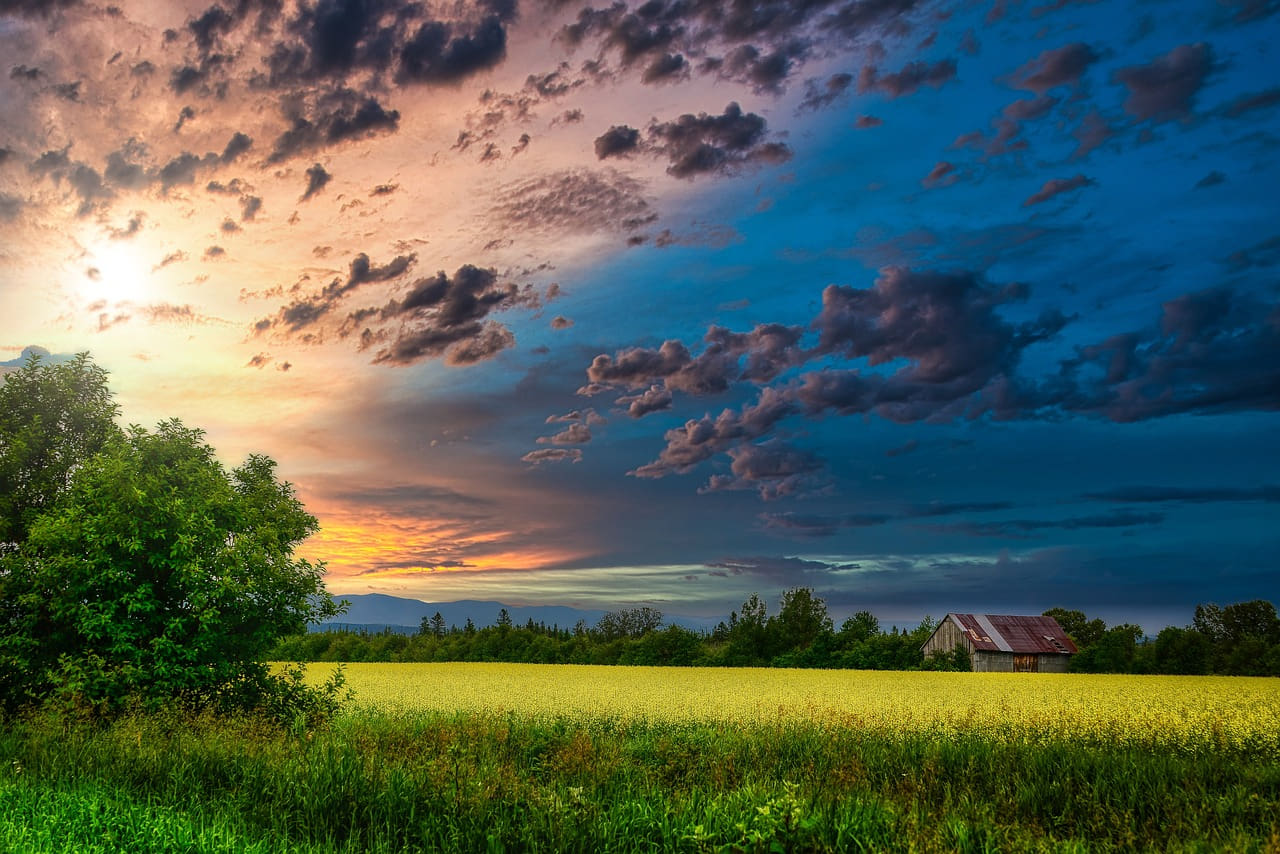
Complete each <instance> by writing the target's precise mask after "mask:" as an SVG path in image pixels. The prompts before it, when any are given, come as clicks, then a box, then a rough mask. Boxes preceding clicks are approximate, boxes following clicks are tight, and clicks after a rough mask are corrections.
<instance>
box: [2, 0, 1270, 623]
mask: <svg viewBox="0 0 1280 854" xmlns="http://www.w3.org/2000/svg"><path fill="white" fill-rule="evenodd" d="M1278 13H1280V4H1277V3H1276V2H1275V0H1161V2H1142V0H1115V2H1084V0H1043V2H1041V0H1023V2H1019V1H1018V0H982V2H954V3H936V2H926V0H800V1H799V2H784V1H783V0H730V1H729V2H717V0H648V2H644V3H642V4H641V3H635V2H629V0H627V2H609V0H543V2H540V3H536V2H528V0H451V2H441V3H434V2H421V3H418V2H392V0H221V2H210V0H185V2H184V0H178V2H167V3H153V2H134V1H133V0H120V2H118V3H115V4H110V5H104V4H100V3H96V2H81V0H51V1H50V2H40V0H0V58H2V59H3V61H2V62H0V115H3V116H4V121H3V122H2V123H0V369H3V368H4V367H8V368H12V367H13V366H16V365H18V364H21V362H22V360H23V358H24V357H25V355H27V354H29V353H31V352H44V353H49V354H51V358H56V357H58V356H60V355H65V354H71V353H77V352H82V351H88V352H89V353H90V354H91V355H92V357H93V359H94V360H95V362H96V363H98V364H99V365H101V366H103V367H104V368H106V369H107V370H108V371H109V372H110V381H111V386H112V389H113V390H114V392H115V394H116V398H117V401H118V402H119V403H120V405H121V407H122V411H123V420H124V421H126V422H129V423H139V424H144V425H153V424H155V423H157V422H158V421H160V420H163V419H167V418H171V417H178V418H181V419H182V420H183V421H184V422H185V423H187V424H188V425H193V426H198V427H201V428H203V429H204V430H206V431H207V436H208V440H209V442H210V443H211V444H212V445H213V446H214V447H215V448H217V450H218V453H219V455H220V457H221V458H222V459H223V460H224V461H225V462H226V463H227V464H228V465H235V464H238V463H239V462H240V461H241V460H243V458H244V457H245V456H246V455H248V454H250V453H264V454H267V455H269V456H271V457H272V458H274V459H275V460H277V461H278V463H279V466H280V473H281V475H282V476H283V477H285V478H287V479H288V480H289V481H291V482H292V483H293V484H294V485H295V486H296V489H297V491H298V494H299V496H300V498H301V499H302V500H303V501H304V503H305V504H306V506H307V508H308V510H309V511H310V512H312V513H313V514H315V515H316V516H317V518H318V519H319V521H320V525H321V529H320V532H319V533H318V534H317V535H316V536H315V537H313V538H312V539H311V540H310V541H308V542H307V543H306V544H305V545H304V547H303V549H302V553H304V554H305V555H306V556H308V557H310V558H314V559H321V560H324V561H325V562H326V565H327V568H328V577H327V583H328V586H329V589H330V590H331V591H332V592H333V593H335V594H338V595H342V594H353V593H369V592H378V593H387V594H392V595H397V596H407V597H415V598H420V599H423V600H426V601H432V602H444V601H454V600H461V599H487V600H489V599H492V600H499V601H503V602H507V603H510V604H516V605H526V604H535V605H536V604H556V605H571V606H576V607H581V608H606V609H608V608H617V607H636V606H641V605H648V606H651V607H656V608H659V609H660V610H663V611H664V612H666V613H669V614H682V615H688V616H703V617H706V616H720V617H724V616H726V615H727V614H728V612H729V611H730V610H731V609H735V608H737V607H739V606H740V605H741V603H742V602H743V600H744V599H745V598H746V597H747V596H749V595H750V594H751V593H752V592H758V593H759V594H760V595H761V596H762V597H763V598H764V599H766V600H767V601H769V602H771V603H776V601H777V597H778V595H779V594H780V593H781V592H782V591H783V590H785V589H788V588H792V587H798V586H805V587H811V588H813V589H814V590H815V591H816V593H817V594H818V595H820V596H821V597H823V598H824V599H825V600H826V602H827V604H828V606H829V608H830V610H831V612H832V613H833V615H835V616H836V618H837V622H838V620H839V618H841V617H842V616H844V615H848V614H849V613H852V612H853V611H856V610H862V609H867V610H871V611H873V612H874V613H876V614H877V615H878V616H880V617H881V619H882V620H884V621H886V622H898V623H905V622H910V621H913V620H917V619H919V618H920V617H922V616H923V615H925V614H932V615H934V616H935V617H936V616H940V615H942V614H945V613H947V612H949V611H978V612H989V613H1039V612H1040V611H1042V610H1044V609H1046V608H1049V607H1068V608H1080V609H1082V610H1084V611H1085V612H1086V613H1088V614H1089V615H1090V616H1101V617H1103V618H1104V619H1107V620H1108V622H1120V621H1129V622H1137V623H1140V624H1143V625H1145V626H1148V627H1149V628H1159V627H1160V626H1162V625H1165V624H1175V625H1182V624H1186V623H1188V622H1189V621H1190V618H1191V613H1192V610H1193V608H1194V606H1195V605H1196V604H1197V603H1200V602H1218V603H1221V604H1225V603H1229V602H1236V601H1242V600H1247V599H1255V598H1269V599H1271V600H1273V601H1275V600H1277V599H1280V559H1278V558H1277V555H1280V450H1278V449H1277V442H1276V437H1277V435H1278V434H1280V431H1278V430H1277V428H1278V427H1280V418H1278V417H1277V410H1280V277H1278V275H1277V272H1278V270H1280V165H1278V163H1277V155H1278V154H1280V71H1277V69H1280V57H1277V56H1276V50H1275V48H1274V45H1275V44H1276V43H1277V42H1278V41H1280V14H1278ZM31 348H38V349H36V350H33V349H31ZM775 607H776V606H775Z"/></svg>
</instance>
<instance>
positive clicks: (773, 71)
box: [646, 41, 809, 95]
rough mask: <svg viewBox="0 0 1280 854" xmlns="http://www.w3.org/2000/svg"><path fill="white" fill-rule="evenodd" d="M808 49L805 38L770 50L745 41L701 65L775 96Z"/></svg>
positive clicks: (758, 91)
mask: <svg viewBox="0 0 1280 854" xmlns="http://www.w3.org/2000/svg"><path fill="white" fill-rule="evenodd" d="M808 50H809V44H808V42H805V41H794V42H789V43H787V44H785V45H783V46H781V47H779V48H777V49H776V50H772V51H769V52H764V51H761V50H759V49H758V48H756V47H755V45H749V44H744V45H740V46H739V47H736V48H734V49H733V50H731V51H729V53H728V54H727V55H726V56H725V57H724V58H723V59H720V60H716V61H714V62H705V63H703V67H705V68H707V69H708V70H714V71H715V72H716V74H717V76H719V77H720V78H722V79H725V80H734V81H737V82H739V83H744V84H746V85H747V86H750V87H751V89H752V90H753V91H754V92H756V93H757V94H774V95H776V94H779V93H781V92H782V91H783V89H784V87H785V84H786V82H787V78H788V77H790V76H791V72H792V70H793V69H794V68H795V67H796V65H797V63H798V62H800V61H802V60H803V59H804V57H805V55H806V54H807V53H808ZM646 82H647V81H646Z"/></svg>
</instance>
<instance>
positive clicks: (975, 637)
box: [921, 613, 1077, 673]
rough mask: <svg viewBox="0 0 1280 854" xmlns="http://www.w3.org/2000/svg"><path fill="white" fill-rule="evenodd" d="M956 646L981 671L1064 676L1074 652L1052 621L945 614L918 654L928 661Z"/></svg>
mask: <svg viewBox="0 0 1280 854" xmlns="http://www.w3.org/2000/svg"><path fill="white" fill-rule="evenodd" d="M957 645H960V646H963V647H964V648H965V650H966V651H967V652H968V653H969V658H970V660H971V661H972V662H973V669H974V670H981V671H1002V670H1003V671H1015V672H1022V671H1033V672H1034V671H1044V672H1055V673H1064V672H1066V669H1067V661H1068V660H1069V659H1070V657H1071V656H1072V655H1074V654H1075V653H1076V652H1077V650H1076V645H1075V644H1074V643H1072V641H1071V638H1069V637H1067V633H1066V632H1064V631H1063V630H1062V626H1060V625H1058V621H1057V620H1055V619H1053V618H1052V617H1031V616H1013V615H1008V614H956V613H952V614H947V616H946V617H945V618H944V619H943V621H942V622H941V623H939V624H938V628H937V629H935V630H934V632H933V634H932V635H931V636H930V637H929V639H928V640H927V641H925V643H924V646H922V647H921V650H922V651H923V652H924V654H925V656H926V657H928V656H931V655H935V654H937V653H941V652H950V651H951V650H953V649H955V648H956V646H957Z"/></svg>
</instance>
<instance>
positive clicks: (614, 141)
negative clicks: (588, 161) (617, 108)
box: [595, 125, 640, 160]
mask: <svg viewBox="0 0 1280 854" xmlns="http://www.w3.org/2000/svg"><path fill="white" fill-rule="evenodd" d="M639 145H640V131H638V130H636V129H635V128H632V127H627V126H626V125H614V126H613V127H611V128H609V129H608V130H607V131H605V132H604V133H602V134H600V136H598V137H596V142H595V150H596V159H597V160H604V159H605V158H606V157H618V156H620V155H623V154H628V153H630V152H632V151H635V150H636V148H637V147H639Z"/></svg>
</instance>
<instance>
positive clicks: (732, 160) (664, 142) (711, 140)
mask: <svg viewBox="0 0 1280 854" xmlns="http://www.w3.org/2000/svg"><path fill="white" fill-rule="evenodd" d="M766 131H767V125H766V122H765V120H764V119H763V118H762V117H760V116H758V115H756V114H755V113H743V112H742V108H741V107H739V106H738V104H737V103H736V102H730V103H729V105H728V106H726V107H725V110H724V113H722V114H721V115H718V116H717V115H710V114H708V113H699V114H698V115H696V116H695V115H693V114H691V113H685V114H684V115H682V116H680V117H679V118H677V119H675V120H674V121H670V122H662V123H655V124H652V125H650V126H649V128H648V131H647V136H648V142H647V144H648V147H649V149H650V150H652V151H653V152H655V153H657V154H660V155H662V156H664V157H666V158H667V159H668V160H669V161H671V165H670V166H668V167H667V173H668V174H670V175H673V176H675V177H677V178H691V177H693V176H695V175H703V174H712V173H721V174H733V173H735V172H739V171H741V170H742V169H743V168H745V167H747V166H750V165H756V164H762V163H784V162H786V161H787V160H789V159H791V149H789V148H788V147H787V146H786V145H785V144H784V143H781V142H766V141H765V134H766Z"/></svg>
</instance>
